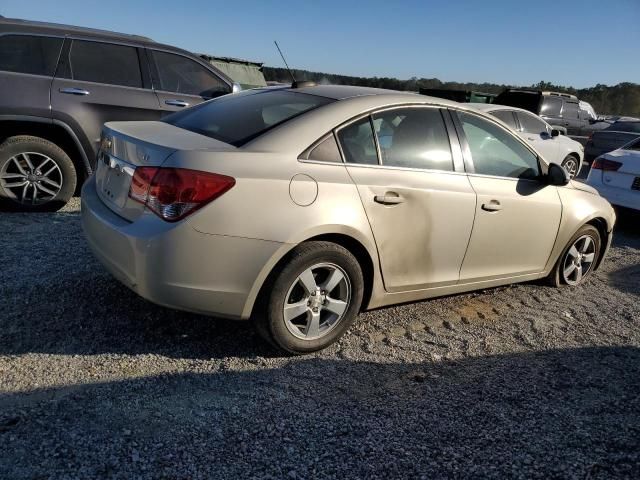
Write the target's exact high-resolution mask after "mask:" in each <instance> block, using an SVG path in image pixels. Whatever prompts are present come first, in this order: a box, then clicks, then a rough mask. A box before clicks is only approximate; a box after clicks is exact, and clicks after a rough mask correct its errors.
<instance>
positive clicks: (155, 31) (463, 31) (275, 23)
mask: <svg viewBox="0 0 640 480" xmlns="http://www.w3.org/2000/svg"><path fill="white" fill-rule="evenodd" d="M0 15H3V16H5V17H12V18H24V19H29V20H40V21H48V22H56V23H65V24H71V25H80V26H87V27H93V28H102V29H107V30H114V31H119V32H125V33H134V34H138V35H144V36H147V37H151V38H152V39H154V40H156V41H159V42H162V43H167V44H171V45H175V46H178V47H182V48H184V49H186V50H191V51H195V52H200V53H209V54H212V55H217V56H227V57H239V58H245V59H249V60H256V61H260V62H264V63H265V65H269V66H276V67H278V66H283V64H282V60H281V59H280V57H279V55H278V52H277V50H276V49H275V46H274V44H273V41H274V40H277V41H278V43H279V44H280V47H281V48H282V50H283V52H284V54H285V56H286V58H287V61H288V63H289V65H290V66H291V67H294V68H301V69H306V70H313V71H320V72H327V73H338V74H343V75H357V76H379V77H382V76H388V77H397V78H400V79H408V78H411V77H414V76H415V77H418V78H421V77H424V78H434V77H435V78H439V79H440V80H443V81H459V82H491V83H501V84H502V83H504V84H510V85H531V84H533V83H537V82H539V81H542V80H544V81H547V82H551V83H554V84H558V85H564V86H573V87H576V88H585V87H590V86H594V85H596V84H598V83H602V84H607V85H615V84H617V83H620V82H635V83H640V0H606V1H605V0H598V1H594V0H551V1H543V0H509V1H505V0H483V1H474V0H467V1H463V0H422V1H413V0H406V1H402V0H386V1H379V0H369V1H359V0H342V1H334V0H321V1H311V0H297V1H278V0H263V1H254V0H239V1H238V0H236V1H233V0H226V1H224V2H220V1H216V0H181V1H176V0H171V1H166V0H155V1H149V0H130V1H119V0H110V1H109V2H105V1H104V0H102V1H95V0H82V1H78V0H0Z"/></svg>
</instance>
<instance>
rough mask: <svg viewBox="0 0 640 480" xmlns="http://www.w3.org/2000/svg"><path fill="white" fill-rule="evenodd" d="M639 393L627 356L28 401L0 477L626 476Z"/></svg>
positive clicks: (169, 383)
mask: <svg viewBox="0 0 640 480" xmlns="http://www.w3.org/2000/svg"><path fill="white" fill-rule="evenodd" d="M125 333H126V332H125ZM639 391H640V349H638V348H635V347H589V348H575V349H558V350H547V351H541V352H528V353H519V354H509V355H497V356H488V357H474V358H466V359H463V360H459V361H440V362H424V363H415V364H407V363H385V364H380V363H370V362H353V361H349V360H329V359H321V358H315V359H297V360H296V361H292V362H286V363H284V364H281V366H280V367H279V368H272V369H269V368H263V369H256V370H245V371H229V370H226V371H225V370H221V371H218V372H215V373H171V374H166V375H159V376H151V377H144V378H136V379H131V380H122V381H113V382H107V383H97V384H80V385H70V386H63V387H59V388H50V389H40V390H38V389H36V390H32V391H28V392H17V393H8V394H4V395H0V412H2V415H0V417H1V419H0V427H1V428H0V438H8V437H7V436H8V435H10V438H11V441H10V442H4V441H3V449H1V450H0V476H3V478H17V476H19V475H18V473H21V474H22V475H24V476H25V478H26V477H29V478H35V477H37V478H40V476H42V478H45V477H47V478H49V477H63V476H65V474H66V473H70V472H82V476H84V477H85V478H98V477H110V478H111V477H113V478H116V477H117V478H121V477H124V476H127V477H129V478H131V477H135V476H136V475H138V474H139V475H143V476H144V478H147V477H148V478H152V477H153V478H185V477H184V473H183V472H184V469H185V468H187V467H185V465H188V466H189V468H190V470H189V471H190V472H192V473H191V474H190V475H187V476H188V477H190V478H192V477H193V478H195V477H197V478H212V477H216V478H223V477H224V478H283V477H288V478H319V477H321V478H328V477H336V478H463V477H474V478H486V477H492V478H508V477H513V476H518V477H522V478H531V477H536V478H569V477H570V478H614V477H621V478H622V477H624V478H633V477H635V478H637V475H638V473H640V396H639V395H638V392H639ZM98 445H99V448H96V446H98ZM140 457H144V461H141V460H140ZM116 460H117V461H116ZM3 472H4V473H3ZM125 472H126V474H125ZM196 472H197V474H196Z"/></svg>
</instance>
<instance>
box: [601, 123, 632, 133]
mask: <svg viewBox="0 0 640 480" xmlns="http://www.w3.org/2000/svg"><path fill="white" fill-rule="evenodd" d="M607 130H613V131H616V132H637V133H640V122H615V123H614V124H612V125H611V126H610V127H607Z"/></svg>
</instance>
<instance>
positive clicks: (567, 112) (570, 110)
mask: <svg viewBox="0 0 640 480" xmlns="http://www.w3.org/2000/svg"><path fill="white" fill-rule="evenodd" d="M562 118H569V119H570V118H578V104H577V103H573V102H564V107H562Z"/></svg>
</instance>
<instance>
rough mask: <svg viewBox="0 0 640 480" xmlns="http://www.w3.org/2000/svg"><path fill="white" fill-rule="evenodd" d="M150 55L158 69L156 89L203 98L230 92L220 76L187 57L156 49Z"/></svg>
mask: <svg viewBox="0 0 640 480" xmlns="http://www.w3.org/2000/svg"><path fill="white" fill-rule="evenodd" d="M152 55H153V58H154V60H155V62H156V68H157V69H158V81H159V83H160V85H159V88H158V90H163V91H165V92H173V93H181V94H184V95H197V96H199V97H205V98H213V97H218V96H220V95H224V94H226V93H229V92H231V88H230V87H229V86H228V85H227V84H226V83H225V82H223V81H222V79H221V78H220V77H218V76H216V75H214V74H213V73H211V72H210V71H209V70H207V69H206V68H204V67H203V66H202V65H200V64H199V63H197V62H194V61H193V60H191V59H189V58H187V57H183V56H182V55H174V54H172V53H166V52H158V51H152Z"/></svg>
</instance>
